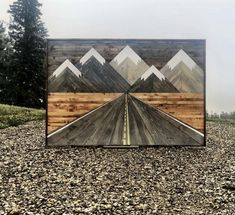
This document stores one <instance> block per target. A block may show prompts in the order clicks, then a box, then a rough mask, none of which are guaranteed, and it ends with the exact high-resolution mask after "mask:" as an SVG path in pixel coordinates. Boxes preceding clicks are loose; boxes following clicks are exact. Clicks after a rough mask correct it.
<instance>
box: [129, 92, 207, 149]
mask: <svg viewBox="0 0 235 215" xmlns="http://www.w3.org/2000/svg"><path fill="white" fill-rule="evenodd" d="M129 103H130V105H129V106H130V108H129V110H130V112H132V113H134V118H135V121H136V122H137V123H130V131H133V132H134V133H133V135H131V136H130V138H131V143H132V144H133V145H135V144H136V145H138V144H140V145H144V144H146V145H203V144H204V136H203V135H202V134H200V133H199V132H197V131H196V130H194V129H192V128H190V127H188V126H186V125H184V124H182V123H180V122H179V121H177V120H175V119H174V118H172V117H170V116H168V115H166V114H165V113H163V112H161V111H159V110H158V109H156V108H154V107H153V106H151V105H148V104H146V103H144V102H142V101H140V100H138V99H136V98H135V97H133V96H129ZM133 121H134V120H133ZM140 122H141V123H140ZM143 131H147V134H148V135H149V136H150V137H151V138H146V139H145V140H144V139H143V136H146V134H144V133H143ZM138 133H139V134H138ZM145 133H146V132H145ZM140 134H141V135H140ZM146 137H147V136H146ZM141 140H142V142H141Z"/></svg>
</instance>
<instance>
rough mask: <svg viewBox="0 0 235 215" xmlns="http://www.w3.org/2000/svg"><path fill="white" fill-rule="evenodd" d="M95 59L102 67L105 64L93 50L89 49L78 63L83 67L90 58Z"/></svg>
mask: <svg viewBox="0 0 235 215" xmlns="http://www.w3.org/2000/svg"><path fill="white" fill-rule="evenodd" d="M92 56H93V57H95V58H96V60H98V61H99V62H100V63H101V64H102V65H103V64H104V63H105V59H104V58H103V57H102V56H101V55H100V54H99V53H98V52H97V51H96V50H95V49H94V48H91V49H90V50H89V51H88V52H87V53H86V54H85V55H84V56H83V57H82V58H81V59H80V63H81V64H82V65H83V64H84V63H86V62H87V61H88V60H89V59H90V58H91V57H92Z"/></svg>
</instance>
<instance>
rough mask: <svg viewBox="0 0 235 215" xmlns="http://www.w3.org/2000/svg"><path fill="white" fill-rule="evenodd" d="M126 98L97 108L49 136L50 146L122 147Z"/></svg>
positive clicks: (121, 97) (122, 97)
mask: <svg viewBox="0 0 235 215" xmlns="http://www.w3.org/2000/svg"><path fill="white" fill-rule="evenodd" d="M123 121H124V96H120V97H119V98H117V99H115V100H114V101H112V102H109V103H107V104H105V105H104V106H102V107H100V108H97V109H96V110H95V111H93V112H91V113H89V114H87V115H86V116H85V117H82V118H80V119H79V120H76V121H74V122H73V123H72V124H70V125H69V126H67V127H65V128H63V129H61V130H59V131H57V132H55V133H53V134H51V135H49V137H48V144H49V145H50V146H64V145H72V146H77V145H82V146H83V145H95V146H97V145H121V144H122V137H123V126H124V122H123Z"/></svg>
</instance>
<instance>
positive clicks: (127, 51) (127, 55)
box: [113, 46, 141, 65]
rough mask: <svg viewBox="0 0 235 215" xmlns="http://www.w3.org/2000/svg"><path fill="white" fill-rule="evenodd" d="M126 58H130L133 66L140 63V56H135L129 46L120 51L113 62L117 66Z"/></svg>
mask: <svg viewBox="0 0 235 215" xmlns="http://www.w3.org/2000/svg"><path fill="white" fill-rule="evenodd" d="M126 58H130V59H131V60H132V61H133V62H134V63H135V64H138V62H139V61H141V58H140V56H139V55H138V54H136V53H135V51H134V50H133V49H132V48H131V47H130V46H126V47H125V48H124V49H122V51H121V52H119V54H118V55H117V56H116V57H115V58H114V59H113V60H114V61H116V62H117V64H118V65H119V64H120V63H122V62H123V61H124V60H125V59H126Z"/></svg>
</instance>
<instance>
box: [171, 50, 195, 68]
mask: <svg viewBox="0 0 235 215" xmlns="http://www.w3.org/2000/svg"><path fill="white" fill-rule="evenodd" d="M181 61H182V62H184V63H185V64H186V65H187V66H188V67H189V68H190V69H191V70H192V69H193V68H194V67H195V66H196V65H197V64H196V63H195V62H194V61H193V59H192V58H191V57H189V56H188V55H187V54H186V53H185V52H184V50H183V49H180V50H179V51H178V52H177V53H176V55H174V56H173V57H172V58H171V59H170V61H168V63H167V65H168V66H169V67H170V69H173V68H174V67H175V66H176V65H177V64H178V63H180V62H181Z"/></svg>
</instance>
